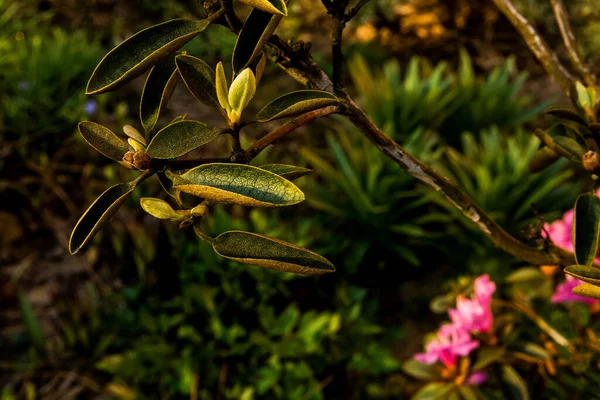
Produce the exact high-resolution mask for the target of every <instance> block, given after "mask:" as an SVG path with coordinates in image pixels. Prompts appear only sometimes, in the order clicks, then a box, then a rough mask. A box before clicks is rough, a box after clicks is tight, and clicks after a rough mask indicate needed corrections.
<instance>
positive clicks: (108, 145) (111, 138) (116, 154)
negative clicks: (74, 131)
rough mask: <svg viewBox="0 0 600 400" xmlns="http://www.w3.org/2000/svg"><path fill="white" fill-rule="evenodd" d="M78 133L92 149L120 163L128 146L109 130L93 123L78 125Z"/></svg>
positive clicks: (85, 122)
mask: <svg viewBox="0 0 600 400" xmlns="http://www.w3.org/2000/svg"><path fill="white" fill-rule="evenodd" d="M78 127H79V133H81V136H83V138H84V139H85V141H86V142H88V143H89V145H90V146H92V147H93V148H94V149H96V150H98V152H99V153H101V154H103V155H105V156H106V157H108V158H110V159H112V160H115V161H121V160H122V159H123V156H124V155H125V153H127V152H128V151H129V146H127V144H126V143H125V142H123V141H122V140H121V139H119V137H118V136H117V135H115V134H114V132H113V131H111V130H110V129H108V128H106V127H104V126H102V125H100V124H97V123H95V122H90V121H84V122H80V123H79V126H78Z"/></svg>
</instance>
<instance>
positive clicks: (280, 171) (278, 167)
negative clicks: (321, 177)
mask: <svg viewBox="0 0 600 400" xmlns="http://www.w3.org/2000/svg"><path fill="white" fill-rule="evenodd" d="M260 169H264V170H265V171H269V172H272V173H274V174H277V175H279V176H282V177H284V178H285V179H287V180H290V181H291V180H294V179H297V178H300V177H301V176H304V175H306V174H309V173H311V172H312V169H308V168H303V167H297V166H295V165H286V164H267V165H261V166H260Z"/></svg>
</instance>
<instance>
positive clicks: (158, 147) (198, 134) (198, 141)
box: [147, 120, 221, 159]
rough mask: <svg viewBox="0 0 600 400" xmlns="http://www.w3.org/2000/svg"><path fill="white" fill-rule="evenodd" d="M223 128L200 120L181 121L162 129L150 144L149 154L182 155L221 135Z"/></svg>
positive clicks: (158, 156)
mask: <svg viewBox="0 0 600 400" xmlns="http://www.w3.org/2000/svg"><path fill="white" fill-rule="evenodd" d="M220 133H221V130H220V129H218V128H211V127H208V126H206V125H204V124H203V123H202V122H198V121H189V120H184V121H179V122H176V123H174V124H171V125H168V126H166V127H165V128H163V129H162V130H160V131H159V132H158V133H157V134H156V136H154V138H153V139H152V141H151V142H150V144H149V145H148V149H147V152H148V155H149V156H150V157H152V158H156V159H170V158H176V157H179V156H182V155H184V154H186V153H189V152H190V151H192V150H194V149H197V148H198V147H200V146H202V145H205V144H207V143H210V142H212V141H213V140H215V139H216V138H218V137H219V134H220Z"/></svg>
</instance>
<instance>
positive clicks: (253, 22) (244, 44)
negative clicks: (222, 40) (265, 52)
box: [232, 9, 282, 74]
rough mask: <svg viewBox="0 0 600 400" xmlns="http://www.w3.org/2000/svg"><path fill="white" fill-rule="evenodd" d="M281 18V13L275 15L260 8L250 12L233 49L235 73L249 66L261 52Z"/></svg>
mask: <svg viewBox="0 0 600 400" xmlns="http://www.w3.org/2000/svg"><path fill="white" fill-rule="evenodd" d="M281 18H282V16H281V15H273V14H270V13H268V12H264V11H261V10H258V9H254V10H252V11H251V12H250V14H249V15H248V18H246V22H244V27H243V28H242V30H241V31H240V34H239V35H238V39H237V41H236V43H235V48H234V49H233V62H232V65H233V71H234V74H235V72H236V71H241V70H243V69H244V68H246V67H248V66H249V64H250V63H251V62H252V61H253V60H254V59H255V58H256V57H257V56H258V55H259V54H260V53H261V51H262V49H263V47H264V46H265V44H266V43H267V42H268V41H269V38H270V37H271V35H272V34H273V31H275V28H277V25H279V22H280V21H281Z"/></svg>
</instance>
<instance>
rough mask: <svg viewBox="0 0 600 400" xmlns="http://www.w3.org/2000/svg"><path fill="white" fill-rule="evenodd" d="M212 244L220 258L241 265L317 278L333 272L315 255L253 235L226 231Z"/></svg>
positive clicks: (331, 265) (283, 243)
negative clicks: (315, 276) (316, 276)
mask: <svg viewBox="0 0 600 400" xmlns="http://www.w3.org/2000/svg"><path fill="white" fill-rule="evenodd" d="M212 245H213V248H214V250H215V251H216V252H217V253H218V254H219V255H221V256H222V257H225V258H229V259H231V260H235V261H238V262H240V263H242V264H249V265H256V266H259V267H264V268H270V269H276V270H279V271H284V272H294V273H297V274H303V275H320V274H323V273H326V272H334V271H335V267H334V266H333V264H331V263H330V262H329V261H327V259H325V258H323V257H321V256H320V255H318V254H317V253H314V252H312V251H310V250H307V249H305V248H302V247H299V246H296V245H294V244H291V243H287V242H284V241H282V240H279V239H275V238H271V237H268V236H264V235H259V234H256V233H250V232H242V231H229V232H225V233H222V234H220V235H219V236H218V237H217V238H216V239H214V242H213V243H212Z"/></svg>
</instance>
